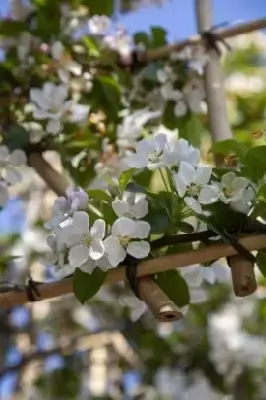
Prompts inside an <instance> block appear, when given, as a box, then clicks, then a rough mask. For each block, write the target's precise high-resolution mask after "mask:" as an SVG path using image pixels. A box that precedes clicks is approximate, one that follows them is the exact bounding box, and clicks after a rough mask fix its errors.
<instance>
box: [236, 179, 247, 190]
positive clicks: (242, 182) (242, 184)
mask: <svg viewBox="0 0 266 400" xmlns="http://www.w3.org/2000/svg"><path fill="white" fill-rule="evenodd" d="M248 185H249V180H248V179H247V178H244V177H242V176H241V177H238V178H236V179H235V180H234V181H233V183H232V188H233V189H234V190H241V189H245V188H246V187H247V186H248Z"/></svg>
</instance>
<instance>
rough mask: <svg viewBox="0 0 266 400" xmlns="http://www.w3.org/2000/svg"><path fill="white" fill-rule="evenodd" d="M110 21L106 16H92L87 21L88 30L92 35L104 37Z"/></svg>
mask: <svg viewBox="0 0 266 400" xmlns="http://www.w3.org/2000/svg"><path fill="white" fill-rule="evenodd" d="M111 23H112V20H111V19H110V18H109V17H107V16H106V15H94V16H93V17H91V18H90V19H89V30H90V33H92V34H93V35H104V34H106V32H107V31H108V30H109V29H110V27H111Z"/></svg>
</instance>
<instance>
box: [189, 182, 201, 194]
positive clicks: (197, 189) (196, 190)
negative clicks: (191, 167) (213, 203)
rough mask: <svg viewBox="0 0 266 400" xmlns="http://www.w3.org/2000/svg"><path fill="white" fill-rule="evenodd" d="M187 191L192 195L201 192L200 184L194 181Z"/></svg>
mask: <svg viewBox="0 0 266 400" xmlns="http://www.w3.org/2000/svg"><path fill="white" fill-rule="evenodd" d="M187 193H188V194H189V195H190V196H192V197H194V196H197V195H198V194H199V193H200V186H199V185H196V184H195V183H192V185H191V186H190V188H188V191H187Z"/></svg>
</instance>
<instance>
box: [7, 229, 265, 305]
mask: <svg viewBox="0 0 266 400" xmlns="http://www.w3.org/2000/svg"><path fill="white" fill-rule="evenodd" d="M239 243H241V244H242V246H244V247H245V248H246V249H247V250H250V251H253V250H260V249H264V248H265V247H266V234H263V235H251V236H246V237H244V238H241V239H240V240H239ZM236 254H237V251H236V249H235V248H234V247H233V246H231V245H229V244H214V245H211V246H207V247H204V248H199V249H196V250H191V251H187V252H184V253H178V254H171V255H167V256H164V257H159V258H156V259H152V260H148V261H144V262H141V263H140V264H139V268H138V271H137V272H138V276H139V277H141V276H146V275H152V274H156V273H159V272H162V271H167V270H170V269H175V268H181V267H187V266H189V265H193V264H200V263H206V262H208V261H214V260H218V259H220V258H224V257H229V256H234V255H236ZM124 279H125V267H118V268H114V269H112V270H110V271H109V272H108V275H107V277H106V280H105V284H110V283H115V282H118V281H122V280H124ZM38 291H39V293H40V296H39V297H38V301H42V300H46V299H52V298H54V297H59V296H62V295H65V294H69V293H72V292H73V285H72V278H66V279H63V280H61V281H56V282H49V283H41V284H39V285H38ZM27 302H28V295H27V290H26V288H25V290H21V291H17V290H15V289H14V290H10V291H9V292H7V293H0V306H1V307H11V306H15V305H18V304H25V303H27Z"/></svg>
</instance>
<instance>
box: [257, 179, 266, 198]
mask: <svg viewBox="0 0 266 400" xmlns="http://www.w3.org/2000/svg"><path fill="white" fill-rule="evenodd" d="M257 200H258V201H261V202H263V203H266V183H263V184H262V185H261V186H260V187H259V190H258V192H257Z"/></svg>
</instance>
